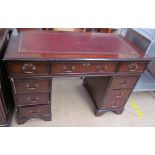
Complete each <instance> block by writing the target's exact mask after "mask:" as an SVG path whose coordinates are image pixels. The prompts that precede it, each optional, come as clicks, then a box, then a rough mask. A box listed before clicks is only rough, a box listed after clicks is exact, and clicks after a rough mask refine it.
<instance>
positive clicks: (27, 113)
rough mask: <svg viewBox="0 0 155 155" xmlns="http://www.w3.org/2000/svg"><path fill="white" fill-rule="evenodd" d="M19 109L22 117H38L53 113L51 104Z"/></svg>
mask: <svg viewBox="0 0 155 155" xmlns="http://www.w3.org/2000/svg"><path fill="white" fill-rule="evenodd" d="M18 109H19V111H18V113H19V116H20V117H36V116H40V115H42V116H44V115H51V106H50V105H42V106H28V107H19V108H18Z"/></svg>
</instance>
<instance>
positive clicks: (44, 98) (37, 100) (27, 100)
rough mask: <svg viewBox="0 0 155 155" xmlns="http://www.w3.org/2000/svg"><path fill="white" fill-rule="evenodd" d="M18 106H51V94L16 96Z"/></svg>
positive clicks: (23, 94)
mask: <svg viewBox="0 0 155 155" xmlns="http://www.w3.org/2000/svg"><path fill="white" fill-rule="evenodd" d="M16 101H17V104H18V105H20V106H26V105H38V104H49V101H50V95H49V93H22V94H17V95H16Z"/></svg>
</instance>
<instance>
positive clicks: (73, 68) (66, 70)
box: [63, 65, 75, 73]
mask: <svg viewBox="0 0 155 155" xmlns="http://www.w3.org/2000/svg"><path fill="white" fill-rule="evenodd" d="M63 69H64V72H65V73H72V72H73V71H74V70H75V66H74V65H72V66H63Z"/></svg>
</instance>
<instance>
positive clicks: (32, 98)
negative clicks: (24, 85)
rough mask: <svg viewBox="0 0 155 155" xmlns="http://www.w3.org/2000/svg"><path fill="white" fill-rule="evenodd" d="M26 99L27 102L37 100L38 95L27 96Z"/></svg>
mask: <svg viewBox="0 0 155 155" xmlns="http://www.w3.org/2000/svg"><path fill="white" fill-rule="evenodd" d="M27 100H28V101H29V102H37V100H39V96H36V97H32V96H28V97H27Z"/></svg>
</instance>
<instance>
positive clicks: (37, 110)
mask: <svg viewBox="0 0 155 155" xmlns="http://www.w3.org/2000/svg"><path fill="white" fill-rule="evenodd" d="M29 112H30V113H32V114H37V113H38V112H40V109H39V108H38V109H37V108H36V109H30V110H29Z"/></svg>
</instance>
